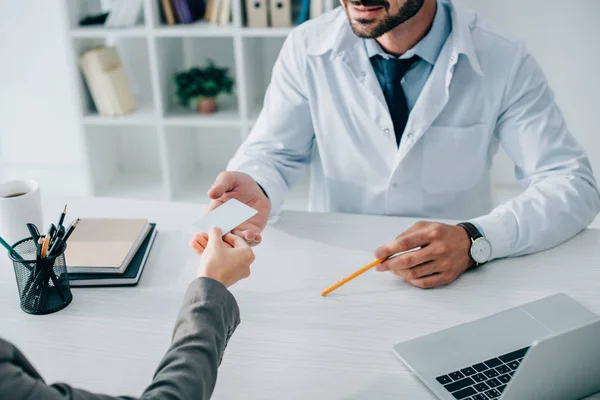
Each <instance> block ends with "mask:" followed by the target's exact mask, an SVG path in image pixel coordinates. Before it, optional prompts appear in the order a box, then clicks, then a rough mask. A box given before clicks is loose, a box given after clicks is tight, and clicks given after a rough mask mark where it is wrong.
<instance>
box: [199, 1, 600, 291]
mask: <svg viewBox="0 0 600 400" xmlns="http://www.w3.org/2000/svg"><path fill="white" fill-rule="evenodd" d="M341 2H342V7H339V8H337V9H336V10H334V11H332V12H329V13H327V14H325V15H323V16H321V17H320V18H317V19H315V20H310V21H308V22H306V23H304V24H302V25H300V26H299V27H297V28H295V29H294V30H293V31H292V33H291V34H290V35H289V37H288V38H287V39H286V41H285V44H284V46H283V48H282V50H281V53H280V55H279V57H278V59H277V62H276V64H275V66H274V68H273V73H272V78H271V82H270V85H269V87H268V90H267V92H266V96H265V101H264V107H263V110H262V112H261V114H260V116H259V118H258V120H257V122H256V125H255V126H254V128H253V129H252V132H251V134H250V135H249V137H248V139H247V140H246V141H245V143H243V144H242V146H241V147H240V149H239V150H238V152H237V153H236V155H235V156H234V158H233V159H232V160H231V161H230V163H229V165H228V168H227V171H226V172H223V173H221V174H220V175H219V176H218V177H217V179H216V181H215V183H214V185H213V187H212V188H211V190H210V191H209V193H208V195H209V197H210V198H211V199H213V200H212V202H211V204H210V208H211V209H212V208H214V207H217V206H218V205H219V204H221V203H222V202H223V201H226V200H227V199H229V198H231V197H234V198H237V199H239V200H240V201H242V202H244V203H246V204H248V205H250V206H252V207H254V208H256V209H258V210H259V214H258V215H257V216H255V217H254V218H253V219H251V220H250V221H248V222H246V223H244V224H242V225H240V226H239V227H238V229H237V231H235V233H238V234H239V235H241V236H243V237H244V238H245V239H246V240H247V241H250V242H254V243H258V242H260V240H261V235H260V232H261V230H262V229H263V228H264V227H265V225H266V224H267V221H268V218H269V215H275V214H277V213H279V212H280V210H281V206H282V203H283V200H284V196H285V194H286V192H287V191H288V190H289V189H290V187H291V186H293V185H294V184H295V183H296V181H297V180H298V179H299V178H300V177H301V176H302V175H303V174H304V173H305V171H306V170H307V169H308V167H309V166H310V167H311V187H310V203H309V208H310V210H311V211H331V212H344V213H365V214H380V215H402V216H413V217H422V218H428V219H431V218H434V219H435V218H440V219H454V220H459V221H463V222H465V224H462V225H446V224H441V223H431V222H421V223H418V224H416V225H415V226H413V227H412V228H411V229H409V230H408V231H406V232H398V233H399V234H400V235H399V236H398V238H396V239H395V240H393V241H391V242H390V243H387V244H383V243H382V246H381V247H380V248H378V249H374V250H375V256H376V257H377V258H382V259H386V261H385V262H383V263H382V264H381V265H380V266H379V268H378V269H379V270H380V271H392V272H393V273H395V274H397V275H399V276H402V277H403V278H404V279H405V280H406V281H407V282H410V283H411V284H413V285H415V286H418V287H422V288H429V287H435V286H439V285H444V284H448V283H450V282H452V281H454V280H455V279H457V278H458V277H459V276H460V275H461V274H462V273H463V272H464V271H466V270H467V269H468V268H469V267H471V266H473V265H477V264H483V263H485V262H487V261H490V260H492V259H496V258H502V257H508V256H517V255H522V254H527V253H532V252H537V251H541V250H545V249H548V248H550V247H553V246H555V245H558V244H560V243H562V242H564V241H565V240H567V239H569V238H571V237H572V236H574V235H575V234H577V233H578V232H580V231H581V230H582V229H584V228H585V227H587V226H588V225H589V224H590V222H591V221H592V220H593V219H594V217H595V216H596V215H597V213H598V212H599V210H600V196H599V192H598V188H597V185H596V181H595V178H594V175H593V173H592V170H591V166H590V163H589V161H588V159H587V156H586V154H585V153H584V151H583V149H582V148H581V147H580V146H579V144H578V143H577V142H576V141H575V139H574V138H573V136H571V134H570V133H569V131H568V129H567V126H566V124H565V121H564V119H563V115H562V114H561V111H560V110H559V108H558V107H557V105H556V103H555V99H554V96H553V93H552V91H551V89H550V88H549V86H548V83H547V81H546V79H545V77H544V75H543V73H542V71H541V69H540V68H539V66H538V65H537V64H536V62H535V61H534V59H533V57H532V56H531V55H530V54H529V53H528V52H527V51H526V50H525V47H524V46H523V44H521V43H519V42H518V41H515V40H512V39H509V38H507V37H506V36H504V35H503V34H501V33H499V32H498V31H496V30H495V29H494V28H493V27H491V26H490V25H489V24H488V23H487V22H486V21H485V20H483V19H482V18H481V17H480V16H478V15H477V14H476V13H474V12H472V11H469V10H465V9H462V8H460V6H458V5H457V4H455V3H454V2H453V1H450V0H437V1H436V0H362V1H361V0H341ZM557 56H558V55H557ZM407 60H411V61H409V62H408V63H406V61H407ZM390 62H391V63H390ZM400 63H404V64H403V65H408V67H407V68H405V70H403V71H402V73H401V74H400V75H386V74H387V72H386V71H388V69H386V68H388V67H387V66H389V65H392V64H393V66H392V68H396V67H395V66H396V65H400ZM403 68H404V67H403ZM393 71H397V69H394V70H393ZM394 73H396V72H394ZM390 74H391V73H390ZM405 114H406V115H405ZM499 146H502V147H503V148H504V150H505V151H506V152H507V153H508V155H509V156H510V157H511V158H512V160H513V161H514V163H515V176H516V179H517V180H518V181H519V182H520V183H521V185H523V187H525V188H526V190H525V192H524V193H523V194H521V195H519V196H517V197H515V198H514V199H512V200H511V201H509V202H507V203H505V204H502V205H500V206H498V207H496V208H493V206H492V196H491V187H490V166H491V164H492V159H493V156H494V154H495V153H496V151H497V150H498V147H499ZM365 234H368V233H365ZM415 248H420V249H419V250H417V251H414V252H410V253H407V254H403V255H400V256H397V257H393V258H389V257H390V256H391V255H393V254H396V253H399V252H403V251H406V250H410V249H415Z"/></svg>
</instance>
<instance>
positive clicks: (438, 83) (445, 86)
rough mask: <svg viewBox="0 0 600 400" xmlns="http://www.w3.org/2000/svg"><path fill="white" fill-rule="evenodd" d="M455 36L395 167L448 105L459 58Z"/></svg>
mask: <svg viewBox="0 0 600 400" xmlns="http://www.w3.org/2000/svg"><path fill="white" fill-rule="evenodd" d="M452 36H453V35H452V34H450V37H449V38H448V40H447V41H446V44H445V45H444V47H443V48H442V51H441V52H440V55H439V56H438V59H437V62H436V63H435V65H434V67H433V70H432V71H431V74H430V76H429V79H428V80H427V83H426V84H425V87H423V90H422V91H421V94H420V95H419V97H418V99H417V102H416V103H415V106H414V107H413V109H412V111H411V113H410V116H409V118H408V123H407V124H406V129H405V131H404V135H403V136H402V141H401V142H400V148H399V149H398V153H397V156H396V160H395V165H394V170H395V169H396V168H398V165H399V164H400V163H401V162H402V160H403V159H404V158H405V157H406V155H407V154H408V152H409V151H410V150H411V149H412V148H413V147H414V146H415V144H416V143H417V142H418V141H419V140H420V139H421V138H422V137H423V135H424V134H425V132H426V131H427V130H428V129H429V128H430V127H431V125H432V124H433V123H434V121H435V120H436V118H437V117H438V116H439V115H440V113H441V112H442V110H443V109H444V107H445V106H446V104H448V99H449V94H450V92H449V88H450V82H451V81H452V75H453V74H454V67H455V65H456V63H457V61H458V53H457V52H456V50H455V48H454V45H453V42H454V40H453V37H452Z"/></svg>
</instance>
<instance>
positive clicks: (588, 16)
mask: <svg viewBox="0 0 600 400" xmlns="http://www.w3.org/2000/svg"><path fill="white" fill-rule="evenodd" d="M461 4H463V5H465V6H467V7H470V8H472V9H474V10H477V11H478V12H479V13H480V14H481V15H482V16H484V17H486V18H488V19H490V20H491V21H492V22H493V23H494V24H495V25H496V26H497V27H498V28H499V29H500V30H502V31H504V32H506V33H508V34H509V35H511V36H513V37H516V38H520V39H523V40H524V41H525V43H526V45H527V48H528V49H529V50H530V51H531V53H532V54H533V55H534V57H535V58H536V60H537V61H538V63H540V65H541V67H542V69H543V70H544V72H545V74H546V76H547V78H548V81H549V82H550V86H551V87H552V88H553V90H554V92H555V94H556V98H557V102H558V104H559V106H560V107H561V109H562V111H563V112H564V114H565V118H566V120H567V125H568V127H569V128H570V130H571V132H572V133H573V135H574V136H575V137H576V138H577V140H579V142H580V143H581V144H582V145H583V147H584V148H585V149H586V151H587V152H588V155H589V157H590V160H591V162H592V166H593V168H594V171H595V173H596V175H597V176H600V73H599V71H600V44H598V38H600V1H598V0H573V1H563V0H461ZM501 153H502V154H500V155H499V158H498V160H497V161H498V162H497V163H496V165H495V166H494V176H495V178H496V181H497V182H501V183H504V184H506V183H514V178H513V168H512V164H511V162H510V159H508V157H507V156H506V155H505V154H504V153H503V152H501ZM501 197H502V194H501Z"/></svg>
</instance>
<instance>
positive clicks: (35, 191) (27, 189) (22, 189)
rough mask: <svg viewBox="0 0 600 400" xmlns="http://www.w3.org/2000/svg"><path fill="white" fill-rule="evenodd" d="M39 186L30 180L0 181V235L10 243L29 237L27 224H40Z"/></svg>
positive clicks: (40, 203) (40, 201) (41, 228)
mask: <svg viewBox="0 0 600 400" xmlns="http://www.w3.org/2000/svg"><path fill="white" fill-rule="evenodd" d="M42 221H43V218H42V200H41V196H40V187H39V185H38V183H37V182H35V181H31V180H19V181H9V182H1V183H0V236H2V237H3V238H4V240H6V241H7V242H8V243H9V244H10V245H13V244H15V243H16V242H18V241H19V240H21V239H25V238H27V237H30V236H31V235H30V233H29V230H28V229H27V224H28V223H32V224H35V225H36V226H37V228H38V229H39V231H40V232H42V231H43V229H44V227H43V226H42Z"/></svg>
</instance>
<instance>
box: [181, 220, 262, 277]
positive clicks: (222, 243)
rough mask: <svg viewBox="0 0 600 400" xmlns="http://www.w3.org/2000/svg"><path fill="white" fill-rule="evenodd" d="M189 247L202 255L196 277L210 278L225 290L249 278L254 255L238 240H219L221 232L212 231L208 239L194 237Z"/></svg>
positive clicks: (198, 236) (227, 238)
mask: <svg viewBox="0 0 600 400" xmlns="http://www.w3.org/2000/svg"><path fill="white" fill-rule="evenodd" d="M190 245H191V246H192V248H193V249H194V250H195V251H196V252H197V253H199V254H202V260H201V261H200V265H199V266H198V272H197V276H198V277H207V278H212V279H214V280H216V281H218V282H221V283H222V284H223V285H225V286H226V287H229V286H231V285H233V284H234V283H236V282H238V281H240V280H242V279H245V278H247V277H248V276H250V264H252V262H253V261H254V252H253V251H252V248H250V246H249V245H248V243H246V242H245V241H244V240H243V239H242V238H240V237H239V236H236V235H232V234H231V233H228V234H226V235H225V236H222V232H221V230H220V229H219V228H216V227H215V228H212V229H211V231H210V233H209V234H208V235H206V234H202V233H201V234H197V235H195V236H194V238H193V239H192V242H191V243H190Z"/></svg>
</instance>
